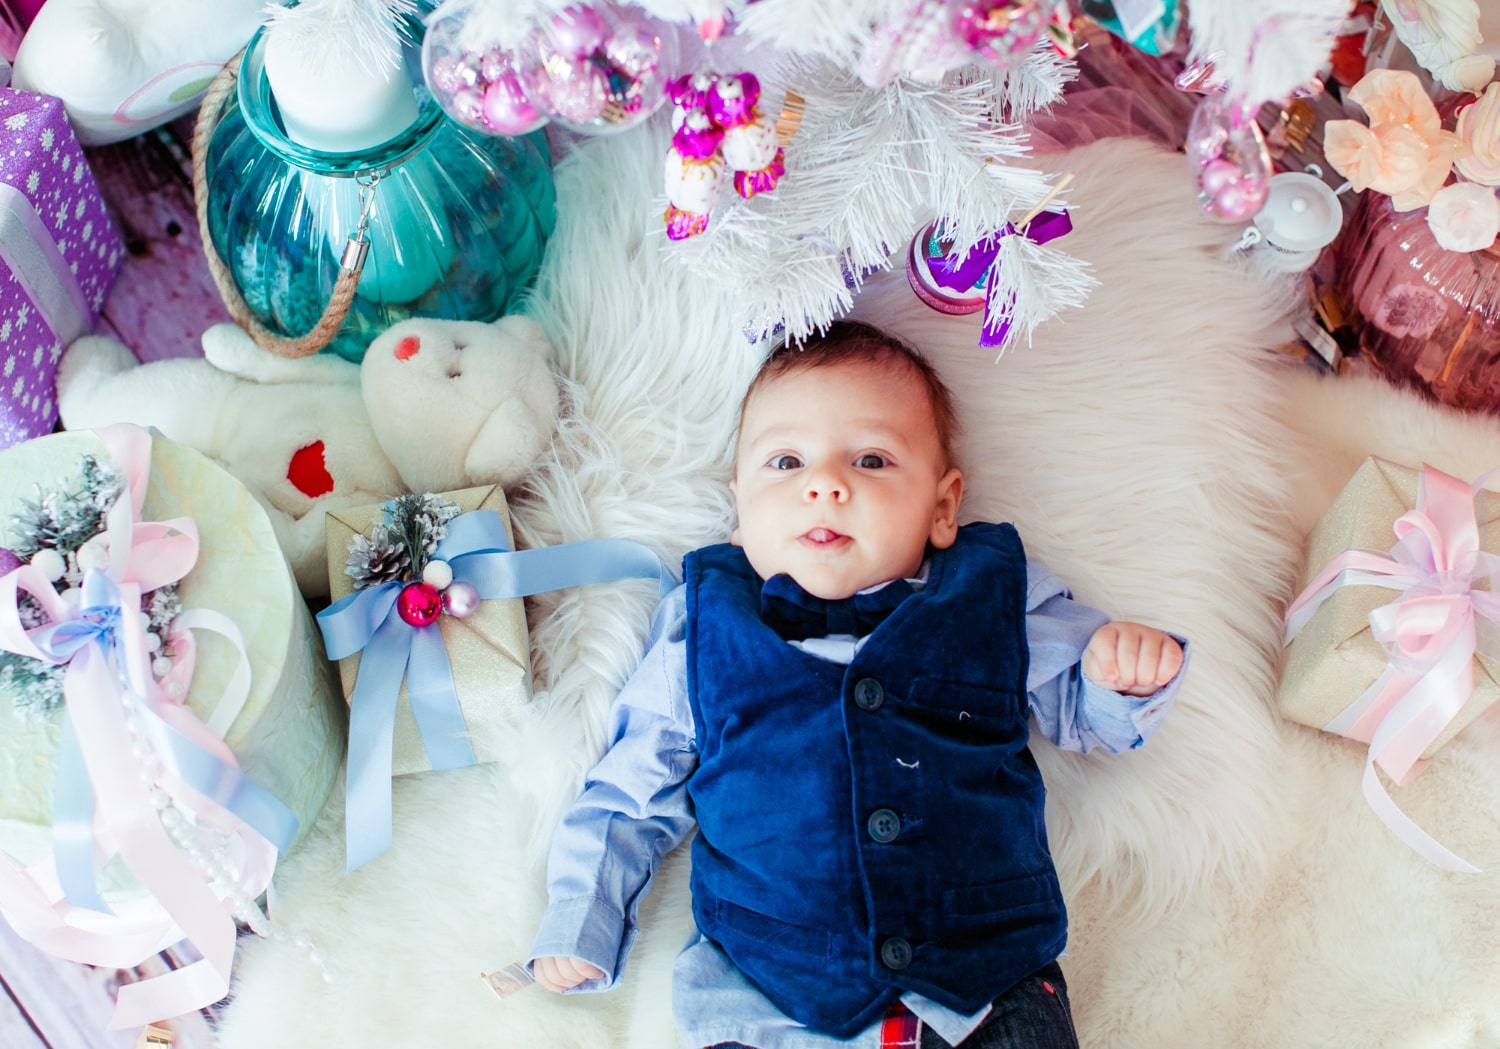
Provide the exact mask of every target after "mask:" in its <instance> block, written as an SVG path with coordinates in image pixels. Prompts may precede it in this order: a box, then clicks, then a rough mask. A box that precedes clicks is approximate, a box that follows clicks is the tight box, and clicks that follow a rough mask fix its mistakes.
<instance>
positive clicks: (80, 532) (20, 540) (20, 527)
mask: <svg viewBox="0 0 1500 1049" xmlns="http://www.w3.org/2000/svg"><path fill="white" fill-rule="evenodd" d="M124 492H125V478H124V477H123V475H121V473H120V471H119V470H117V469H116V468H115V467H114V465H113V464H112V463H110V462H108V461H107V460H100V459H98V458H97V457H95V456H92V455H85V456H84V457H83V459H82V461H81V462H80V463H79V466H78V473H77V475H76V476H75V477H73V478H71V479H70V480H68V481H67V482H65V483H64V484H62V485H61V486H60V487H58V488H56V489H51V490H46V489H43V488H42V487H41V486H40V485H38V486H36V498H34V499H23V500H21V505H20V509H19V510H17V511H16V512H15V513H14V514H12V515H11V518H10V522H9V535H10V537H11V539H10V550H11V552H12V553H13V554H15V555H16V557H17V558H19V559H20V560H21V561H22V562H32V561H34V560H35V559H36V556H37V554H39V553H42V552H43V551H47V550H51V551H55V552H56V553H57V555H58V556H59V557H60V558H61V559H62V565H61V569H62V575H61V576H60V577H59V578H57V579H56V580H54V581H53V585H54V586H55V587H56V588H57V591H58V593H59V594H62V593H65V592H67V591H68V590H71V589H73V588H75V587H77V586H79V585H81V584H82V582H83V570H82V569H80V568H79V566H78V551H79V549H80V548H81V547H82V546H83V545H84V544H85V543H87V542H88V541H89V540H90V539H93V538H94V537H95V536H97V535H98V534H99V533H100V532H102V531H104V524H105V518H106V517H108V516H109V512H110V510H111V509H112V508H113V507H114V505H115V503H116V502H117V501H118V500H119V499H120V497H121V495H123V494H124ZM16 611H17V615H18V618H19V619H20V621H21V626H22V627H23V628H24V629H27V630H31V629H34V628H35V627H39V626H42V625H44V624H45V623H47V621H48V616H47V613H46V612H45V611H44V610H43V608H42V606H41V603H40V602H39V601H37V599H36V598H35V597H33V596H32V595H31V594H29V593H25V592H21V593H20V594H19V595H18V597H17V599H16ZM141 611H142V612H144V613H145V614H146V616H147V620H148V623H147V626H146V631H147V633H148V634H150V635H153V636H155V637H156V638H157V639H158V641H157V642H154V643H153V650H155V651H160V650H161V649H162V648H163V647H165V643H166V640H167V637H168V636H169V634H170V633H171V628H172V620H173V619H175V618H176V617H177V614H178V613H179V612H181V611H182V601H181V599H180V598H179V597H178V596H177V584H175V583H168V584H166V585H165V586H161V587H158V588H156V589H155V590H152V591H151V592H149V593H147V594H143V595H141ZM66 669H67V668H66V667H65V666H53V665H52V664H50V663H45V662H43V661H41V660H39V659H32V658H31V657H29V656H22V655H18V654H16V653H13V652H0V692H3V693H6V694H7V695H9V696H10V697H11V701H12V703H13V704H14V706H15V710H16V713H17V714H18V715H20V716H21V718H22V719H23V720H26V721H28V722H29V721H34V720H44V719H46V718H47V717H49V716H50V715H51V714H52V713H53V711H55V710H56V709H57V708H58V707H59V706H60V705H61V704H62V701H63V673H64V671H65V670H66Z"/></svg>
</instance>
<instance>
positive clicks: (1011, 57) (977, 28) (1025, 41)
mask: <svg viewBox="0 0 1500 1049" xmlns="http://www.w3.org/2000/svg"><path fill="white" fill-rule="evenodd" d="M1054 6H1055V4H1054V3H1052V2H1051V0H957V2H956V3H954V4H953V5H952V19H953V21H952V27H953V33H954V35H955V36H957V37H958V39H960V40H962V41H963V42H964V43H965V44H966V45H967V46H968V47H969V48H970V49H971V50H973V51H977V52H978V53H979V54H980V55H982V56H983V57H984V58H986V59H988V60H989V61H991V62H993V63H995V64H997V65H1001V66H1004V65H1009V64H1011V63H1012V62H1015V61H1016V60H1017V59H1019V58H1020V57H1021V56H1022V55H1024V54H1025V53H1026V52H1027V51H1029V50H1031V45H1032V44H1034V43H1036V42H1037V41H1038V40H1039V39H1041V36H1042V34H1043V33H1044V32H1046V30H1047V23H1048V21H1049V20H1050V19H1051V17H1052V9H1053V7H1054Z"/></svg>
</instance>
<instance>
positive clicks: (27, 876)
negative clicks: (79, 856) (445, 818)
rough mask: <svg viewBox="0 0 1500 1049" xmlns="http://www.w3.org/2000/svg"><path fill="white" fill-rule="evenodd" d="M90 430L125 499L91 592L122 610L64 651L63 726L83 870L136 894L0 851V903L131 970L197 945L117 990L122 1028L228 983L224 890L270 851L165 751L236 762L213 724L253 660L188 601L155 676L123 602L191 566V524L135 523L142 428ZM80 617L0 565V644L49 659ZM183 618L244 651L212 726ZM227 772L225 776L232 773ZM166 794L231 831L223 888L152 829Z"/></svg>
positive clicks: (242, 882)
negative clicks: (123, 880)
mask: <svg viewBox="0 0 1500 1049" xmlns="http://www.w3.org/2000/svg"><path fill="white" fill-rule="evenodd" d="M96 436H97V437H99V439H100V440H101V442H102V443H103V444H104V447H105V449H106V451H107V452H108V453H109V455H110V457H111V458H112V459H113V460H114V462H115V464H116V465H117V466H118V467H119V469H120V471H121V473H122V474H123V475H124V477H125V479H126V482H127V485H128V496H129V497H128V498H126V497H125V495H124V494H122V496H121V498H119V499H117V500H116V502H115V506H114V507H113V508H112V509H111V511H110V513H109V515H108V517H107V519H106V528H105V530H104V532H102V533H101V535H102V536H103V537H104V541H105V542H106V543H107V546H108V565H107V567H106V568H105V569H104V571H105V573H106V574H107V575H108V576H109V579H110V580H112V585H110V584H105V585H103V586H101V587H98V588H96V589H103V590H110V591H116V590H117V592H118V595H119V604H118V608H119V610H120V611H119V613H118V615H117V616H114V617H113V619H111V622H112V623H113V624H115V625H114V626H113V627H112V630H113V633H111V634H110V635H109V636H110V638H111V639H112V645H111V648H112V652H113V655H111V654H110V653H109V652H106V646H105V644H104V643H103V642H99V641H93V640H90V641H88V642H87V643H84V644H82V645H81V647H78V648H77V650H76V651H75V652H73V653H71V655H69V656H68V657H67V660H66V661H67V670H66V672H65V676H64V686H63V691H64V697H65V700H66V702H65V708H66V718H67V719H68V728H69V729H70V730H71V732H72V733H73V735H75V736H76V739H77V744H78V751H79V752H81V754H82V759H83V766H84V768H85V769H86V770H87V779H88V784H89V786H91V788H92V801H93V821H92V827H89V826H87V822H88V821H84V823H85V826H84V827H83V828H82V832H83V833H84V834H85V835H87V834H88V833H89V832H90V831H91V832H92V841H91V842H86V843H85V844H87V845H91V849H89V851H88V852H85V854H84V855H86V856H92V858H93V859H94V869H95V870H97V869H100V868H102V867H103V866H104V864H105V863H106V862H108V860H109V859H110V857H112V856H119V857H120V859H121V860H122V861H123V862H124V864H125V865H126V866H127V867H128V868H129V870H130V872H131V873H132V875H134V877H135V879H136V881H138V882H139V883H140V885H141V887H142V888H144V889H145V895H143V896H139V897H136V898H134V899H130V900H126V901H123V902H112V903H111V904H109V905H108V906H107V907H104V908H102V909H101V908H100V907H99V906H97V905H96V906H93V907H90V906H80V905H79V904H78V903H77V902H76V901H74V900H70V899H69V898H68V893H67V892H65V890H64V887H63V881H64V880H66V879H62V878H60V877H59V870H58V862H57V856H58V855H59V854H60V853H59V851H57V850H54V853H53V854H52V855H49V856H47V857H46V858H44V859H42V860H39V861H37V862H36V863H34V864H32V865H31V866H30V867H26V868H23V867H21V866H20V864H18V863H17V862H16V861H15V860H13V859H12V858H11V857H10V856H8V855H6V854H5V853H3V852H0V914H3V915H4V917H5V918H6V919H7V920H8V921H9V922H10V924H11V925H12V926H13V927H14V928H15V929H16V931H17V932H18V933H19V934H20V935H21V936H22V937H23V938H24V939H26V940H27V941H29V942H31V943H32V944H34V945H36V946H38V947H40V948H41V949H43V950H45V951H47V952H48V953H51V954H54V955H57V956H59V957H62V958H67V959H70V960H72V961H77V962H84V963H87V964H90V965H100V966H106V967H111V968H132V967H134V966H137V965H139V964H141V963H142V962H144V961H145V960H146V959H148V958H150V957H151V956H152V955H153V954H155V953H157V952H158V951H160V950H162V949H163V948H166V947H169V946H171V945H173V944H175V943H178V942H179V941H183V940H186V941H187V942H188V943H190V944H191V945H192V946H193V947H194V948H195V949H196V950H197V951H198V952H199V953H200V954H201V955H202V959H201V960H200V961H197V962H194V963H192V964H189V965H186V966H184V967H182V968H180V969H176V970H174V971H173V972H170V973H166V974H164V975H161V976H157V977H153V978H151V979H149V980H145V981H142V982H140V983H135V984H131V985H128V986H126V987H123V988H121V990H120V992H119V998H118V1001H117V1003H116V1008H115V1011H114V1014H113V1016H112V1017H111V1020H110V1025H109V1026H110V1027H111V1028H121V1027H138V1026H141V1025H143V1024H146V1023H149V1022H152V1021H154V1020H158V1019H162V1018H164V1017H168V1016H175V1015H179V1014H181V1013H185V1012H190V1011H193V1010H196V1009H199V1008H201V1007H203V1006H205V1005H208V1004H210V1003H212V1002H215V1001H218V1000H219V999H221V998H223V997H224V995H225V994H226V993H228V989H229V976H230V965H231V962H232V960H233V954H234V944H235V934H236V930H235V925H234V920H233V918H232V916H231V911H230V908H229V906H228V905H227V899H228V897H229V896H230V895H232V894H234V893H239V892H241V891H243V892H244V893H245V894H248V895H249V897H251V898H253V897H255V896H257V895H259V893H260V892H262V891H263V890H264V889H265V887H266V886H267V885H268V884H269V883H270V878H271V873H272V870H273V869H274V866H275V861H276V855H277V849H276V846H275V845H273V844H272V843H271V842H270V841H268V840H267V839H266V837H264V836H263V835H262V834H260V833H259V832H257V831H256V830H255V829H254V828H252V827H250V826H248V825H247V824H246V823H245V822H244V821H243V820H242V819H240V818H239V817H238V816H236V815H235V814H234V813H232V812H230V811H228V809H227V808H226V807H224V805H223V804H221V802H222V800H223V799H221V798H217V797H208V796H205V795H204V793H203V791H204V790H205V789H207V788H206V787H205V782H207V781H206V778H201V777H200V779H199V781H198V782H186V781H185V780H184V779H183V778H182V777H183V776H186V775H188V773H187V772H185V771H184V769H185V766H183V765H182V764H179V763H176V762H174V761H173V760H172V758H171V757H170V756H162V755H163V752H164V750H165V749H166V748H167V747H169V746H171V745H173V741H174V740H175V741H177V742H176V744H175V745H176V746H177V748H178V751H179V753H194V754H201V753H206V754H207V755H211V756H212V758H214V759H217V761H218V762H221V763H223V765H224V766H227V767H228V768H230V769H235V768H236V767H237V766H236V762H235V758H234V755H233V753H232V752H231V751H230V750H229V747H228V746H227V745H226V744H225V743H224V741H223V739H222V736H223V734H224V732H225V731H226V730H227V729H228V727H229V724H230V723H231V722H232V721H233V720H234V717H235V715H237V714H238V713H239V711H240V709H242V707H243V705H244V702H245V698H246V696H247V695H248V692H249V666H248V662H247V661H246V660H245V655H244V647H243V642H242V640H241V639H240V636H239V632H238V630H237V628H235V626H234V624H233V623H232V622H231V621H230V620H228V618H227V617H224V616H222V615H220V614H219V613H216V612H212V611H208V610H194V611H191V612H184V613H182V614H181V615H179V616H178V618H177V620H176V621H175V622H174V626H173V631H174V633H173V637H172V639H171V642H170V643H171V647H172V649H173V651H174V654H175V655H176V657H177V658H176V660H175V663H176V666H175V667H174V669H173V671H172V672H171V674H169V675H168V676H167V677H166V678H165V679H162V680H157V679H156V678H154V677H153V676H152V674H151V671H150V665H151V652H150V650H149V649H148V647H147V637H146V632H145V628H144V626H143V624H142V622H141V617H140V615H139V614H138V613H135V612H134V611H133V610H135V609H138V608H139V607H140V595H141V594H142V593H144V592H148V591H150V590H154V589H156V588H157V587H160V586H163V585H165V584H167V583H172V582H176V581H177V580H179V579H181V578H182V577H183V576H184V575H186V574H187V572H188V570H189V569H190V568H191V567H192V566H193V564H194V563H195V562H196V560H197V557H198V533H197V527H196V526H195V525H194V523H193V522H192V521H191V520H190V519H188V518H179V519H176V520H172V521H164V522H142V521H141V520H140V514H141V507H142V502H143V499H144V497H145V491H146V483H147V480H148V477H149V472H150V459H151V438H150V435H149V434H148V433H147V432H146V431H145V430H142V429H140V428H139V427H135V426H112V427H108V428H105V429H102V430H99V431H96ZM20 590H25V591H27V592H29V593H31V594H32V595H33V597H35V598H36V600H37V602H38V603H39V604H40V605H41V607H42V608H43V609H44V611H45V612H46V614H47V616H48V618H49V620H50V622H49V623H47V624H44V625H43V626H41V627H37V628H34V629H32V630H26V629H25V628H23V626H22V625H21V622H20V617H19V614H18V611H17V604H16V601H17V598H18V596H19V594H18V591H20ZM83 613H84V610H82V609H81V608H80V605H79V604H78V603H70V602H66V601H64V600H63V599H62V597H61V596H60V595H59V594H58V592H57V590H56V589H55V588H54V587H53V586H52V584H51V582H49V581H48V580H47V578H46V577H45V576H44V575H43V574H42V573H41V572H40V571H38V570H37V569H35V568H32V567H31V566H29V565H23V566H21V567H20V568H17V569H15V570H14V571H12V572H10V573H8V574H7V575H5V576H0V648H4V649H7V650H9V651H11V652H16V653H19V654H21V655H25V656H30V657H31V658H38V659H44V660H46V661H48V662H61V661H62V659H60V658H49V656H48V654H47V651H48V650H46V649H45V648H44V646H43V645H42V639H43V637H44V634H45V633H50V634H51V635H54V636H55V635H56V633H57V631H58V629H59V626H67V624H70V623H71V624H77V625H78V627H79V628H81V629H83V624H84V620H85V615H84V614H83ZM96 618H97V616H96ZM195 627H196V628H206V629H210V630H213V631H215V632H218V633H222V634H225V635H226V636H227V637H228V638H229V640H230V643H231V644H232V645H234V646H235V647H236V648H237V649H238V650H239V655H240V663H239V666H238V668H237V669H236V671H235V672H234V674H233V675H232V676H231V680H230V683H229V685H228V686H227V688H226V691H225V695H224V696H223V697H221V699H220V702H219V704H218V705H217V707H216V708H215V710H214V712H213V715H212V716H211V717H210V719H209V723H208V724H205V723H204V722H203V721H201V720H199V718H198V716H197V715H196V714H194V713H193V711H192V710H190V709H189V708H188V707H187V706H185V705H184V704H183V703H182V697H184V696H185V695H186V683H187V680H188V679H189V678H190V676H191V672H192V667H191V663H192V655H191V652H192V645H191V635H190V633H189V630H190V629H191V628H195ZM75 632H77V631H75ZM164 685H165V686H166V687H164ZM178 686H180V687H178ZM168 688H171V690H172V691H173V692H174V693H175V694H176V695H175V698H174V696H172V695H168V692H167V689H168ZM133 736H134V737H135V738H136V739H137V740H144V741H145V742H146V743H147V747H148V749H149V748H156V749H155V750H154V753H156V754H157V755H158V757H159V759H160V761H161V766H164V767H160V771H159V772H155V773H153V772H152V771H151V769H150V767H149V765H148V764H147V762H146V760H145V759H144V758H142V757H141V756H140V743H139V742H136V743H133V742H132V738H133ZM182 741H186V744H187V745H186V746H185V747H184V746H183V742H182ZM234 776H235V773H232V772H231V773H230V774H229V777H228V778H229V779H230V780H233V778H234ZM214 786H216V787H217V786H221V784H214ZM163 795H165V797H166V798H169V799H170V807H171V808H174V809H175V810H176V811H177V812H178V814H179V815H181V816H183V818H184V819H185V820H186V821H188V824H189V825H190V826H191V827H194V828H198V829H201V830H208V831H210V833H211V834H213V835H217V836H219V840H223V841H227V843H228V845H227V852H226V855H231V856H233V857H234V861H235V862H234V864H233V867H234V868H235V872H234V873H236V874H237V877H236V878H235V880H236V881H237V885H235V886H233V887H232V889H231V888H229V887H226V886H224V885H223V884H219V885H213V886H211V885H210V883H209V880H208V877H207V875H206V874H205V873H203V871H202V870H200V869H199V867H198V866H195V864H194V862H193V857H190V856H189V855H188V854H187V852H186V850H184V849H183V848H181V847H179V845H178V844H177V843H174V841H173V840H172V838H171V836H170V835H169V834H168V832H167V830H166V828H165V827H164V825H163V816H164V811H163V810H162V808H161V806H162V805H163V804H164V798H163ZM56 804H57V802H56V800H55V801H54V806H56ZM278 804H279V803H278ZM195 833H196V832H195ZM195 840H196V839H195ZM199 851H201V850H199ZM85 874H86V877H85V882H86V886H85V888H86V889H87V890H88V891H90V892H92V891H93V877H92V871H91V870H86V871H85Z"/></svg>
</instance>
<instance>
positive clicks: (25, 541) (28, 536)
mask: <svg viewBox="0 0 1500 1049" xmlns="http://www.w3.org/2000/svg"><path fill="white" fill-rule="evenodd" d="M124 490H125V479H124V478H123V477H121V476H120V472H119V471H118V470H116V469H115V468H114V466H112V465H111V464H109V463H107V462H100V461H99V460H98V459H97V458H95V457H94V456H92V455H86V456H84V457H83V462H82V463H81V464H80V466H79V471H78V476H77V478H75V479H74V480H73V481H72V482H71V483H70V484H67V485H65V486H64V487H62V488H61V489H58V490H56V491H43V490H42V488H41V486H40V485H38V486H37V489H36V492H37V496H36V498H35V499H23V500H21V508H20V509H19V510H18V511H16V513H14V514H13V515H11V519H10V534H11V536H13V537H14V539H13V541H12V542H11V544H10V549H11V551H12V552H13V553H14V554H15V555H16V556H17V557H19V558H20V559H21V560H22V561H30V560H31V559H32V558H33V557H34V556H36V553H37V551H38V550H56V551H57V552H58V553H60V554H62V555H64V559H65V560H67V561H69V562H70V563H71V561H72V558H71V557H68V556H67V555H70V554H76V553H77V552H78V548H79V547H80V546H82V545H83V544H84V543H86V542H88V541H89V540H90V539H92V538H94V536H96V535H98V534H99V533H100V532H102V531H103V530H104V518H105V516H106V515H107V514H108V513H109V511H110V508H111V507H113V506H114V505H115V500H117V499H118V498H119V497H120V493H121V492H122V491H124Z"/></svg>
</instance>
